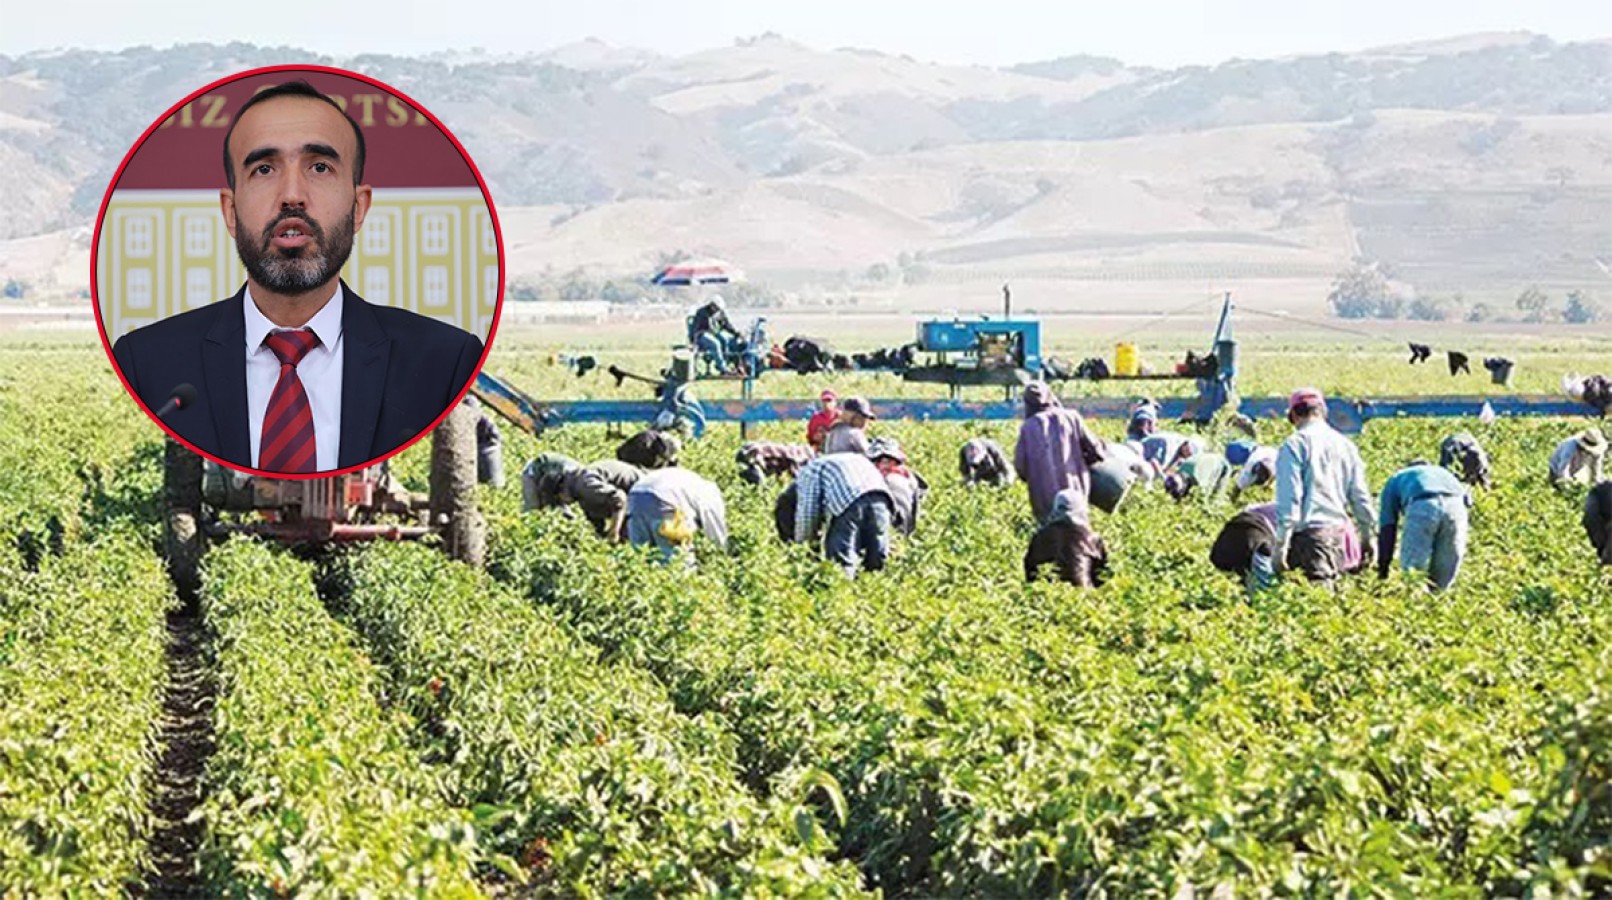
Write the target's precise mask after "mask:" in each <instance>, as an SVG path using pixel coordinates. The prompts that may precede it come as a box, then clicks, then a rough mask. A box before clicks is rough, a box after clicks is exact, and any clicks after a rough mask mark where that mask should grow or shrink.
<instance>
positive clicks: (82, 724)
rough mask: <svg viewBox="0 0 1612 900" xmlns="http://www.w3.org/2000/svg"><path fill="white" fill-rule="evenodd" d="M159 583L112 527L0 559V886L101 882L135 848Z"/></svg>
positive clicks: (151, 723) (165, 589)
mask: <svg viewBox="0 0 1612 900" xmlns="http://www.w3.org/2000/svg"><path fill="white" fill-rule="evenodd" d="M172 602H173V592H172V589H171V588H170V586H169V584H168V581H167V576H166V575H165V574H164V573H163V570H162V565H161V563H160V562H159V561H158V560H157V559H156V558H155V557H154V556H153V555H152V553H151V551H150V549H149V548H147V547H146V546H145V545H144V544H143V543H142V542H141V541H140V540H139V539H137V538H135V537H133V536H131V535H130V534H127V533H123V532H117V533H108V534H105V535H102V536H101V537H99V538H98V539H97V540H95V541H94V542H93V543H89V544H82V545H77V546H75V547H73V548H72V549H71V550H70V551H69V552H68V553H66V554H65V555H63V556H60V557H48V558H46V559H45V560H43V562H42V564H41V565H40V567H39V569H38V571H36V572H29V571H23V570H21V569H20V568H19V567H18V566H17V565H16V560H15V559H13V560H11V561H9V562H8V561H4V560H0V896H5V897H12V896H18V897H23V896H61V895H82V896H92V895H109V894H115V893H118V892H121V891H123V890H126V889H128V888H129V887H131V886H132V885H134V884H136V883H138V881H139V880H140V878H141V877H142V875H143V874H144V869H145V866H146V865H147V861H148V859H149V853H148V850H147V845H146V842H147V839H148V838H149V837H150V834H151V820H150V818H149V816H148V815H147V798H148V794H149V792H150V790H151V784H152V777H153V770H154V767H155V763H156V746H155V737H156V729H157V717H158V715H159V714H160V712H161V702H162V689H163V682H164V672H165V667H164V658H163V643H164V639H165V634H166V632H165V630H164V627H163V623H164V614H165V612H166V610H167V608H168V605H169V604H170V603H172Z"/></svg>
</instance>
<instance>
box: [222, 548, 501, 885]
mask: <svg viewBox="0 0 1612 900" xmlns="http://www.w3.org/2000/svg"><path fill="white" fill-rule="evenodd" d="M201 593H202V604H203V613H204V616H205V618H206V622H207V626H208V628H209V629H210V631H211V632H212V634H213V645H214V651H215V653H216V661H217V678H218V700H217V706H216V707H215V712H214V723H215V732H216V737H217V751H216V753H215V754H214V755H213V757H212V758H211V759H210V760H209V761H208V764H207V769H206V775H205V784H206V799H205V800H204V801H203V804H202V807H201V810H200V811H201V813H202V815H203V816H204V821H205V827H206V834H205V838H204V846H203V848H202V851H201V856H202V869H203V875H204V877H205V879H206V883H207V886H208V890H209V892H211V893H213V894H215V895H220V896H261V895H264V894H275V895H287V894H291V895H297V896H303V895H315V894H318V895H330V896H386V897H394V896H407V895H413V896H420V897H427V896H429V897H456V896H475V895H477V894H478V893H479V891H478V889H477V888H476V886H475V884H474V882H473V880H472V876H471V872H472V864H473V861H474V855H475V849H474V829H473V827H472V825H471V823H470V821H469V817H468V816H467V815H466V814H465V813H463V812H461V811H457V810H454V809H451V808H450V807H448V806H447V805H446V804H445V803H444V802H443V801H442V800H441V798H440V792H441V785H440V784H439V783H438V782H437V781H436V780H435V771H434V770H433V769H432V768H431V767H427V766H423V765H421V762H420V760H419V759H418V758H417V756H416V755H415V754H414V752H413V751H412V750H411V748H410V745H409V735H410V729H411V725H410V723H409V722H408V720H407V719H406V718H405V717H404V716H402V715H401V714H399V713H397V712H395V711H391V710H388V709H387V708H384V707H383V706H382V705H381V703H380V698H381V696H382V694H381V693H380V692H381V688H382V685H381V679H380V676H379V673H378V672H377V670H376V667H375V665H374V664H373V663H371V662H370V661H369V659H368V658H367V657H366V656H365V655H364V654H363V653H362V652H361V651H360V650H359V649H358V647H357V646H356V645H355V642H354V640H353V638H352V635H351V633H350V632H349V631H348V630H347V629H345V628H344V627H343V626H341V625H340V624H339V623H337V622H336V621H335V620H334V619H332V618H331V617H330V615H329V614H328V613H327V612H326V611H325V608H324V606H323V605H322V604H321V602H320V600H319V598H318V596H317V595H316V594H315V592H314V587H313V570H312V568H311V567H310V566H309V565H307V564H305V563H301V562H298V561H296V560H294V559H292V558H290V557H289V556H288V555H286V554H282V553H276V552H273V551H271V550H269V549H267V548H265V547H264V546H262V545H260V544H257V543H254V542H250V541H246V540H234V541H231V542H229V543H227V544H225V545H224V546H221V547H216V548H214V549H213V551H212V552H211V553H210V555H209V556H208V558H207V560H206V563H205V569H204V572H203V590H202V592H201Z"/></svg>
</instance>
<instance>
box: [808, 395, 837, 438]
mask: <svg viewBox="0 0 1612 900" xmlns="http://www.w3.org/2000/svg"><path fill="white" fill-rule="evenodd" d="M839 400H840V398H839V395H838V394H836V393H834V392H833V391H827V390H825V391H823V393H821V394H819V395H818V396H817V412H814V413H812V417H811V418H810V419H807V420H806V443H808V444H810V445H812V449H813V450H816V451H817V452H819V453H821V452H823V439H824V438H826V437H828V430H829V429H830V428H833V427H834V423H835V422H838V421H839V419H840V407H839Z"/></svg>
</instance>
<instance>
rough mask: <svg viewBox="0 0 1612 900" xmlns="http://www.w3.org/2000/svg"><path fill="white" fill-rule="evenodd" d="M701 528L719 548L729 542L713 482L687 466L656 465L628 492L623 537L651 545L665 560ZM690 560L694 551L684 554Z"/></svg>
mask: <svg viewBox="0 0 1612 900" xmlns="http://www.w3.org/2000/svg"><path fill="white" fill-rule="evenodd" d="M695 532H702V533H704V534H705V536H706V537H708V538H710V539H711V543H713V544H716V545H717V546H718V547H719V548H722V549H724V550H725V549H727V546H728V521H727V507H726V505H725V504H723V502H722V492H721V491H720V490H718V489H717V486H716V485H714V484H712V483H711V482H709V481H706V480H705V479H704V478H701V477H700V476H698V475H696V474H694V473H693V472H690V471H689V470H688V469H683V468H679V467H677V466H671V467H668V468H665V469H656V470H655V471H653V472H649V473H647V474H645V475H644V477H643V478H640V479H638V483H637V484H635V485H633V486H632V490H630V491H628V492H627V540H629V541H631V542H632V545H633V546H634V547H644V546H651V545H652V546H654V547H657V548H659V549H660V552H661V559H662V560H664V561H666V562H670V561H671V560H672V558H673V557H674V556H676V555H677V554H678V552H679V551H680V550H683V549H684V548H688V547H690V546H691V545H692V544H693V542H694V534H695ZM688 562H689V564H690V565H692V564H693V562H694V559H693V556H692V555H690V556H688Z"/></svg>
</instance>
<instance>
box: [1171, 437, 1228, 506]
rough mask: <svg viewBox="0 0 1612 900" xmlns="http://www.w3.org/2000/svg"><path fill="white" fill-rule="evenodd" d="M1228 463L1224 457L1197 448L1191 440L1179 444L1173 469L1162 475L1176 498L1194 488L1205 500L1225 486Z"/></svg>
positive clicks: (1182, 497)
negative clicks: (1178, 454) (1177, 455)
mask: <svg viewBox="0 0 1612 900" xmlns="http://www.w3.org/2000/svg"><path fill="white" fill-rule="evenodd" d="M1230 475H1231V466H1230V464H1228V463H1227V462H1226V457H1224V456H1222V455H1220V454H1219V453H1214V452H1211V451H1208V450H1199V449H1198V448H1197V447H1195V446H1194V445H1192V444H1190V443H1189V444H1182V445H1181V454H1180V456H1179V457H1178V458H1177V461H1176V464H1175V471H1174V472H1171V473H1170V474H1169V475H1166V476H1165V477H1164V489H1165V490H1166V491H1168V492H1169V493H1170V496H1171V497H1174V498H1175V499H1176V500H1177V501H1180V500H1185V499H1186V498H1187V495H1188V494H1190V493H1192V492H1193V491H1194V490H1197V491H1198V493H1199V494H1200V495H1201V496H1202V497H1203V498H1204V499H1206V500H1213V499H1214V498H1215V497H1218V496H1219V495H1220V492H1221V491H1223V490H1225V487H1226V480H1227V478H1228V477H1229V476H1230Z"/></svg>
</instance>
